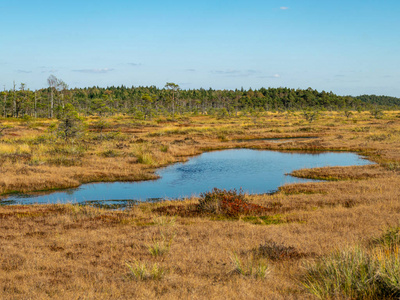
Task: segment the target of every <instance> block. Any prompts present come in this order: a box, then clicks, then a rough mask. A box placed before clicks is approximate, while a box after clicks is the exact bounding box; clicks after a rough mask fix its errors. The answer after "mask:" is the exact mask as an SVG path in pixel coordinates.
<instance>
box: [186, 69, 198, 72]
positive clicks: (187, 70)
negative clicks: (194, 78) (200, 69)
mask: <svg viewBox="0 0 400 300" xmlns="http://www.w3.org/2000/svg"><path fill="white" fill-rule="evenodd" d="M185 71H186V72H196V70H195V69H186V70H185Z"/></svg>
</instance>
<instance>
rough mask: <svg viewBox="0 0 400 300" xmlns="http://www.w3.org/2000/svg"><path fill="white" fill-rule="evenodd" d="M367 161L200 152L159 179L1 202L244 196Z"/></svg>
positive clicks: (346, 156) (343, 156) (334, 155)
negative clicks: (303, 173) (312, 171)
mask: <svg viewBox="0 0 400 300" xmlns="http://www.w3.org/2000/svg"><path fill="white" fill-rule="evenodd" d="M370 163H371V162H370V161H368V160H365V159H363V158H362V157H361V156H358V155H357V154H354V153H343V152H340V153H339V152H325V153H317V154H314V153H313V154H309V153H289V152H277V151H267V150H250V149H234V150H223V151H215V152H207V153H203V154H201V155H199V156H196V157H193V158H191V159H189V161H187V162H185V163H177V164H174V165H171V166H168V167H166V168H162V169H159V170H158V171H157V174H158V175H160V176H161V178H160V179H158V180H152V181H142V182H114V183H94V184H84V185H82V186H80V187H79V188H76V189H69V190H63V191H59V192H53V193H51V194H47V195H41V196H28V195H13V196H10V197H8V198H7V199H5V200H4V201H3V203H4V204H6V203H7V204H15V203H23V204H30V203H65V202H87V201H89V202H90V201H100V202H103V203H118V202H124V201H126V200H130V199H134V200H138V201H145V200H151V199H159V198H162V199H165V198H167V199H171V198H182V197H190V196H193V195H199V194H200V193H202V192H205V191H209V190H211V189H212V188H214V187H217V188H220V189H233V188H236V189H239V188H242V189H243V190H244V191H245V192H247V193H269V192H273V191H275V190H276V189H277V188H278V187H279V186H281V185H284V184H285V183H293V182H306V181H312V180H308V179H299V178H294V177H292V176H289V175H285V174H286V173H290V172H291V171H293V170H296V169H301V168H312V167H323V166H351V165H366V164H370ZM0 202H1V201H0Z"/></svg>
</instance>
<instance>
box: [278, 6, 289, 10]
mask: <svg viewBox="0 0 400 300" xmlns="http://www.w3.org/2000/svg"><path fill="white" fill-rule="evenodd" d="M279 9H281V10H288V9H289V7H287V6H281V7H279Z"/></svg>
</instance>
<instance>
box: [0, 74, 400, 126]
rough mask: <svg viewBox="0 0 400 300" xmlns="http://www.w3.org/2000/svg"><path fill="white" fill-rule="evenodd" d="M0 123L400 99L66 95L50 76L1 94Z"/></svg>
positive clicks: (291, 93)
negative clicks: (66, 112)
mask: <svg viewBox="0 0 400 300" xmlns="http://www.w3.org/2000/svg"><path fill="white" fill-rule="evenodd" d="M0 96H1V98H0V116H2V117H15V118H19V117H27V116H28V117H37V118H53V117H59V116H60V114H61V113H62V111H63V108H64V107H65V105H66V104H72V106H73V107H74V109H75V110H76V111H77V112H78V113H79V114H80V115H82V116H91V115H98V116H111V115H115V114H127V115H132V116H133V117H136V118H139V119H150V118H152V117H154V116H157V115H175V114H184V113H192V114H215V113H221V112H222V113H223V114H227V115H235V114H237V113H238V112H239V111H242V112H243V111H245V112H246V111H247V112H250V113H251V112H259V111H295V110H297V111H298V110H359V111H361V110H370V109H374V108H375V109H376V108H379V109H389V110H390V109H391V110H393V109H399V108H400V98H395V97H388V96H376V95H362V96H358V97H352V96H338V95H336V94H334V93H332V92H325V91H322V92H319V91H317V90H313V89H311V88H308V89H305V90H304V89H289V88H260V89H255V90H253V89H249V90H244V89H243V88H242V89H236V90H214V89H211V88H210V89H202V88H201V89H188V90H184V89H180V87H179V85H177V84H175V83H167V84H166V85H165V86H164V87H163V88H157V87H155V86H150V87H133V86H132V87H125V86H123V85H122V86H118V87H114V86H111V87H107V88H101V87H89V88H74V89H69V88H68V86H67V85H66V84H65V83H64V82H63V81H62V80H60V79H58V78H56V77H55V76H53V75H51V76H50V77H49V78H48V87H47V88H43V89H40V90H36V91H31V90H29V89H27V88H26V85H25V84H23V83H21V84H20V86H19V87H18V88H17V87H16V86H15V84H14V87H13V89H11V90H4V91H2V92H0Z"/></svg>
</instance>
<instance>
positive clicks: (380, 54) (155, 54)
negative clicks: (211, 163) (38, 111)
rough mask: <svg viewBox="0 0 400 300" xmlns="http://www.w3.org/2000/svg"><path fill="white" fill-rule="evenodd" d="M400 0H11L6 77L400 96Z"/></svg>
mask: <svg viewBox="0 0 400 300" xmlns="http://www.w3.org/2000/svg"><path fill="white" fill-rule="evenodd" d="M399 16H400V1H399V0H381V1H378V0H373V1H372V0H346V1H344V0H335V1H323V0H301V1H300V0H264V1H261V0H246V1H242V0H230V1H227V0H213V1H211V0H202V1H187V0H186V1H181V0H176V1H174V0H169V1H168V0H164V1H159V0H147V1H136V0H131V1H128V0H113V1H103V0H97V1H93V0H84V1H82V0H80V1H77V0H69V1H62V0H59V1H54V0H52V1H48V0H30V1H28V0H19V1H16V0H0V88H1V89H3V87H5V88H6V89H11V88H12V85H13V81H15V83H16V85H17V88H18V87H19V86H20V83H25V84H26V87H27V88H29V89H31V90H34V89H39V88H43V87H46V86H47V78H48V77H49V76H50V75H54V76H56V77H57V78H59V79H62V80H63V81H64V82H66V83H67V84H68V86H69V87H71V88H73V87H89V86H100V87H107V86H112V85H114V86H120V85H125V86H128V87H130V86H151V85H155V86H157V87H163V86H164V85H165V84H166V83H167V82H174V83H176V84H179V86H180V87H181V88H182V89H193V88H201V87H202V88H206V89H208V88H210V87H211V88H213V89H236V88H237V89H240V88H241V87H243V88H245V89H248V88H253V89H258V88H261V87H265V88H268V87H288V88H294V89H297V88H304V89H305V88H308V87H311V88H313V89H317V90H319V91H322V90H325V91H332V92H334V93H336V94H339V95H353V96H357V95H361V94H377V95H388V96H395V97H400V17H399Z"/></svg>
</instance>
